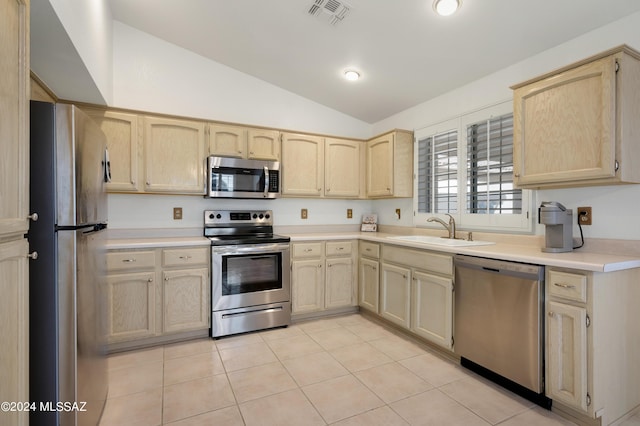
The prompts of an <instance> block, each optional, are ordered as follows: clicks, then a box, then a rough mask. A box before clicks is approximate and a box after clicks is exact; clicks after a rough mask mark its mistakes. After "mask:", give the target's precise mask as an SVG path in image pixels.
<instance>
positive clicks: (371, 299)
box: [358, 257, 380, 313]
mask: <svg viewBox="0 0 640 426" xmlns="http://www.w3.org/2000/svg"><path fill="white" fill-rule="evenodd" d="M359 264H360V265H359V274H358V280H359V283H358V288H359V298H358V299H359V305H360V307H361V308H365V309H368V310H370V311H372V312H375V313H378V295H379V292H380V275H379V274H378V268H379V262H378V261H377V260H372V259H367V258H365V257H361V258H360V262H359Z"/></svg>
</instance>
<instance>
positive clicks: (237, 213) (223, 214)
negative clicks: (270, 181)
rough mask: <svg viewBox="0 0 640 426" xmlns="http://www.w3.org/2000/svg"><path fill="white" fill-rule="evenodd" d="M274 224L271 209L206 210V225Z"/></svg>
mask: <svg viewBox="0 0 640 426" xmlns="http://www.w3.org/2000/svg"><path fill="white" fill-rule="evenodd" d="M234 225H273V212H272V211H271V210H205V211H204V226H205V227H216V226H225V227H228V226H234Z"/></svg>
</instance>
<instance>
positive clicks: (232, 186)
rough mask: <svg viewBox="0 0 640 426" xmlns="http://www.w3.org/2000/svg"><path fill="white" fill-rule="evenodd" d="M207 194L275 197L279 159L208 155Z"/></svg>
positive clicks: (225, 196) (216, 195) (278, 184)
mask: <svg viewBox="0 0 640 426" xmlns="http://www.w3.org/2000/svg"><path fill="white" fill-rule="evenodd" d="M206 196H207V197H209V198H267V199H268V198H278V197H280V162H278V161H262V160H243V159H239V158H226V157H214V156H210V157H208V158H207V195H206Z"/></svg>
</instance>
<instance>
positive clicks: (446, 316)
mask: <svg viewBox="0 0 640 426" xmlns="http://www.w3.org/2000/svg"><path fill="white" fill-rule="evenodd" d="M412 281H413V294H412V298H411V300H412V303H411V315H412V320H411V330H412V331H413V332H414V333H416V334H418V335H420V336H422V337H424V338H425V339H427V340H429V341H431V342H433V343H436V344H438V345H440V346H442V347H444V348H447V349H451V347H452V345H451V337H452V330H453V281H452V279H451V278H445V277H439V276H437V275H433V274H428V273H425V272H421V271H413V276H412Z"/></svg>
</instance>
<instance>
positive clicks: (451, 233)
mask: <svg viewBox="0 0 640 426" xmlns="http://www.w3.org/2000/svg"><path fill="white" fill-rule="evenodd" d="M446 215H447V216H449V224H448V225H447V223H446V222H445V221H444V220H442V219H440V218H439V217H430V218H429V219H427V222H438V223H439V224H440V225H442V226H444V228H445V229H446V230H447V231H449V238H451V239H455V238H456V221H455V219H454V218H453V216H451V215H450V214H449V213H446Z"/></svg>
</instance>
